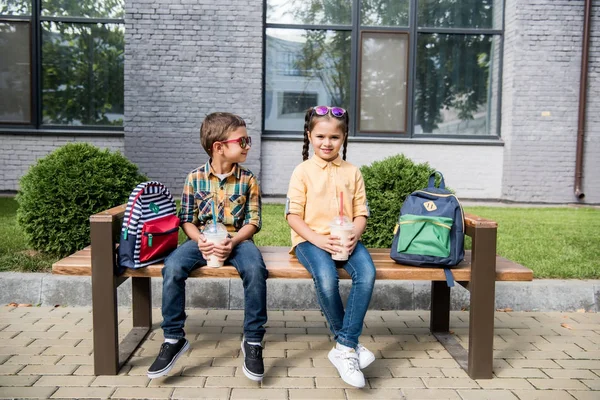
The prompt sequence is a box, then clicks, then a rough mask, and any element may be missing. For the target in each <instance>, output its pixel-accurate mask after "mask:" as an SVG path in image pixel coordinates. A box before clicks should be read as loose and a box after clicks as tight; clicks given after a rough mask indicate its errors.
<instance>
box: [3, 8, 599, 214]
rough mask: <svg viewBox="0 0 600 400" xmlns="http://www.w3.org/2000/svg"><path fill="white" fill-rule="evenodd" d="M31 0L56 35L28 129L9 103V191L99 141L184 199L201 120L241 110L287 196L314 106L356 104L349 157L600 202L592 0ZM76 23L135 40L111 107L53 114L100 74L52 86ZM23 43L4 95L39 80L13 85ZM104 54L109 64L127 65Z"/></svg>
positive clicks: (512, 192) (270, 174) (17, 17)
mask: <svg viewBox="0 0 600 400" xmlns="http://www.w3.org/2000/svg"><path fill="white" fill-rule="evenodd" d="M57 2H59V1H58V0H57ZM24 3H31V4H32V10H29V12H30V14H34V13H35V12H36V11H35V9H36V7H37V9H38V10H40V9H41V10H40V11H39V13H38V15H39V17H38V18H33V17H31V18H30V20H29V23H30V24H40V26H41V28H40V31H41V34H40V35H39V36H40V37H41V39H37V41H36V40H33V39H32V43H33V45H32V48H34V49H35V48H36V46H37V47H39V48H40V52H41V57H40V58H39V59H38V58H36V53H35V52H33V53H34V55H33V56H32V57H31V58H30V62H31V66H32V68H31V71H32V73H31V74H32V77H33V78H32V79H31V82H32V83H31V87H30V91H29V93H30V95H31V96H32V98H33V101H31V110H30V111H29V113H30V115H32V118H30V121H25V122H23V121H20V123H15V119H16V120H18V119H19V118H18V117H19V112H18V111H14V110H12V109H10V110H9V105H10V104H8V105H7V102H4V103H0V104H5V106H4V108H5V111H2V109H1V108H0V141H1V143H2V146H0V163H2V165H3V168H2V172H0V174H2V175H0V178H1V179H0V191H2V190H3V191H15V190H18V180H19V178H20V176H22V174H24V173H25V172H26V170H27V168H28V167H29V166H30V165H31V164H32V163H33V162H35V160H36V159H37V158H39V157H42V156H44V155H46V154H47V153H48V152H50V151H51V150H53V149H55V148H57V147H58V146H60V145H62V144H64V143H66V142H68V141H88V142H91V143H93V144H96V145H98V146H100V147H108V148H111V149H115V150H120V151H122V152H124V154H125V155H126V156H127V157H128V158H129V159H130V160H131V161H133V162H135V163H136V164H137V165H139V167H140V169H141V170H142V172H144V173H145V174H147V175H148V176H149V177H151V178H152V179H157V180H160V181H162V182H164V183H165V184H167V185H168V186H169V187H171V188H172V189H173V190H174V191H175V192H178V191H179V190H180V189H181V187H182V184H183V181H182V180H183V178H184V177H185V175H186V173H187V172H188V171H189V170H191V169H193V168H194V167H196V166H197V165H199V164H201V163H203V162H205V161H206V160H207V156H206V155H205V154H204V151H203V150H202V148H201V146H200V140H199V127H200V123H201V121H202V119H203V118H204V116H205V115H206V114H208V113H210V112H213V111H231V112H234V113H237V114H239V115H241V116H242V117H243V118H244V119H245V120H246V122H247V124H248V132H249V134H250V135H251V136H252V139H253V148H252V151H251V152H250V155H249V157H248V160H247V162H246V165H247V166H248V167H249V168H250V169H252V170H253V171H254V172H255V173H257V174H258V175H259V177H260V180H261V186H262V191H263V194H264V195H272V196H279V195H284V194H285V193H286V191H287V182H288V179H289V177H290V175H291V172H292V170H293V168H294V167H295V166H296V165H297V164H298V163H299V162H301V161H302V157H301V152H302V127H303V120H304V116H303V110H305V109H306V107H308V106H311V105H318V104H332V105H338V106H342V107H345V108H347V109H348V111H349V112H350V116H351V132H350V138H349V147H348V157H347V159H348V161H350V162H352V163H353V164H355V165H368V164H370V163H372V162H373V161H378V160H382V159H384V158H385V157H388V156H392V155H395V154H399V153H403V154H405V155H406V156H408V157H409V158H411V159H413V160H414V161H417V162H428V163H429V164H430V165H431V166H433V167H435V168H436V169H438V170H440V171H442V172H443V173H444V176H445V177H446V181H447V183H448V184H449V185H450V186H451V187H452V188H453V189H455V190H456V192H457V195H458V196H459V197H460V198H470V199H483V200H505V201H518V202H542V203H574V202H580V203H583V204H599V203H600V176H598V174H594V172H595V171H598V170H600V112H599V111H600V110H599V108H600V99H599V97H600V96H598V94H600V83H599V80H598V75H599V72H598V71H600V68H599V67H600V58H599V57H597V55H598V54H600V53H599V52H600V42H599V40H598V39H599V37H600V27H599V26H598V23H599V22H600V6H598V5H595V6H592V7H591V19H590V21H591V23H590V28H591V29H590V31H591V35H590V41H589V43H590V46H589V65H588V68H587V71H588V83H587V88H586V89H587V96H586V99H587V105H586V114H585V131H584V141H583V152H582V156H583V163H582V176H583V178H582V191H583V192H584V194H585V197H583V198H582V199H577V198H576V197H575V195H574V181H575V164H576V147H577V132H578V115H579V113H578V111H579V82H580V71H581V62H582V43H583V27H584V15H585V2H584V1H568V0H553V1H547V0H546V1H542V0H537V1H536V0H524V1H517V0H505V1H502V0H477V1H475V0H473V1H464V2H455V1H446V2H444V1H438V0H436V1H428V0H425V1H423V0H421V1H419V2H416V1H415V0H404V1H401V0H337V1H332V2H311V1H303V2H300V1H291V2H288V1H283V0H225V1H222V2H212V1H199V0H152V1H147V0H126V1H125V3H124V5H122V12H120V13H119V12H117V13H111V12H109V11H106V10H105V11H104V12H103V13H99V14H98V15H91V16H90V15H86V16H85V18H86V19H83V18H82V17H81V16H79V17H77V18H75V17H73V18H71V19H69V18H63V17H60V15H64V13H59V12H55V13H54V14H53V13H52V12H50V11H51V10H47V11H44V9H43V3H45V2H43V3H42V2H41V1H39V0H35V1H33V2H24ZM100 3H102V2H100ZM112 3H115V2H112ZM117 3H118V2H117ZM313 3H314V4H313ZM457 3H458V4H461V6H460V7H459V6H458V5H457ZM319 4H321V5H322V4H330V5H331V4H333V5H334V7H333V8H323V7H322V8H319V7H317V6H318V5H319ZM382 10H383V11H382ZM73 13H75V14H76V12H75V11H73ZM0 14H3V17H0V27H4V31H5V32H7V31H9V29H8V28H11V29H13V31H14V26H18V24H23V23H26V21H27V18H28V14H27V12H26V11H25V12H24V11H23V10H21V11H19V12H17V11H14V10H4V11H3V12H2V13H0ZM9 14H10V16H7V15H9ZM61 18H62V19H61ZM61 24H62V25H61ZM69 24H70V25H69ZM77 24H79V25H81V26H83V27H85V28H86V29H87V27H88V25H89V26H90V27H92V26H103V27H106V29H104V30H103V29H99V30H98V32H94V31H93V29H94V28H90V29H91V33H92V35H91V36H92V37H94V40H95V42H94V43H99V42H100V43H103V44H104V47H103V48H106V47H108V48H111V49H112V48H114V49H116V50H119V49H120V48H121V47H123V49H122V52H121V54H122V55H123V57H122V60H123V62H122V65H121V70H119V69H118V68H117V69H115V70H114V71H108V72H106V74H105V75H102V74H101V73H100V72H99V73H97V74H95V75H94V76H95V77H97V76H99V77H98V79H97V83H96V86H95V92H94V93H96V92H98V93H99V94H98V96H96V97H101V98H100V100H96V101H91V100H89V99H87V103H86V101H83V102H82V103H79V104H80V105H81V106H82V107H83V105H86V107H85V109H86V110H89V109H90V108H93V109H94V111H95V113H91V112H88V113H87V114H85V115H83V114H81V113H80V114H77V115H75V116H72V115H68V114H67V113H66V112H63V111H62V110H59V111H53V110H52V109H51V107H52V105H53V104H55V103H56V102H58V103H59V104H60V103H61V102H68V100H69V99H68V95H69V93H70V88H75V89H77V88H80V87H84V86H85V85H84V83H85V82H84V79H83V78H82V79H81V80H82V82H83V83H80V84H73V83H71V82H70V81H68V80H67V78H63V80H62V81H60V79H59V82H58V83H56V84H55V85H54V86H52V85H51V84H52V82H54V81H53V79H54V76H55V75H53V74H56V72H54V69H53V68H52V67H55V65H53V64H52V61H53V60H54V59H53V58H52V57H51V55H52V54H54V53H51V51H52V50H51V49H52V46H51V45H54V46H60V45H62V44H64V43H72V41H70V42H69V40H67V39H71V37H70V36H68V35H70V34H72V33H71V32H72V30H71V31H70V30H68V29H66V28H64V27H63V25H66V26H69V27H71V28H72V26H74V25H77ZM86 24H88V25H86ZM82 29H83V28H82ZM115 32H117V33H119V32H121V35H122V38H123V39H122V42H123V43H124V44H120V43H121V42H119V41H115V40H114V38H113V36H111V35H114V34H115ZM84 33H85V32H79V33H78V35H79V36H78V37H84V36H85V35H84ZM0 35H2V33H0ZM14 35H16V34H15V33H13V36H14ZM61 35H62V36H61ZM4 36H6V37H8V38H11V37H12V36H10V35H8V34H6V33H5V34H4ZM21 36H22V35H21ZM9 43H10V42H9ZM86 43H88V42H86ZM44 45H45V46H46V47H44ZM71 46H72V45H71ZM82 46H83V45H82ZM48 49H50V50H48ZM45 51H46V52H48V53H49V54H48V56H46V55H45V53H44V52H45ZM13 53H14V54H13V58H12V60H13V61H14V62H12V64H11V65H8V64H10V61H9V62H6V61H5V62H0V74H2V75H0V90H2V92H3V93H12V95H13V97H18V96H17V95H16V94H18V95H22V94H23V93H25V95H26V93H27V91H26V90H25V91H23V89H22V88H21V89H20V90H21V91H17V89H15V85H14V84H13V85H10V84H8V83H6V82H9V81H10V80H11V75H10V74H13V75H14V72H11V71H13V70H11V69H10V68H9V67H11V66H12V67H14V65H22V64H23V63H25V64H26V63H27V57H26V54H25V55H23V54H17V53H18V52H13ZM88 53H90V52H88ZM117 53H118V51H117ZM3 54H7V53H3ZM86 54H87V53H86ZM77 56H78V55H77V54H70V57H71V58H73V57H77ZM107 57H109V55H106V54H104V53H103V52H98V54H97V56H96V59H100V60H101V61H104V62H105V64H107V65H117V66H118V65H120V64H119V61H115V60H118V58H115V59H110V58H107ZM40 60H41V61H40ZM86 60H88V64H89V63H91V62H90V61H89V59H86ZM2 64H4V65H2ZM94 65H95V64H94ZM59 66H60V63H59ZM36 68H38V69H37V70H36ZM36 71H37V73H36ZM118 71H122V82H123V84H122V88H121V89H120V90H122V94H123V95H122V97H123V101H122V106H121V107H120V106H119V104H118V100H116V99H112V98H110V97H109V95H108V94H107V93H113V92H116V91H118V90H119V89H118V82H117V83H112V81H111V79H113V80H114V77H115V76H117V77H118V76H119V72H118ZM36 74H37V75H36ZM73 74H75V73H73ZM21 75H23V73H22V74H21ZM23 76H26V75H23ZM36 76H37V77H39V78H36ZM102 82H108V84H111V85H112V86H106V87H105V86H101V85H100V84H101V83H102ZM108 84H106V85H108ZM99 88H100V89H99ZM115 88H116V89H115ZM73 90H74V89H73ZM36 93H41V95H40V94H36ZM57 93H58V94H60V96H59V95H57ZM88 93H90V92H89V91H88ZM100 95H102V96H100ZM88 97H91V96H88ZM96 97H94V99H95V98H96ZM11 104H12V103H11ZM97 104H101V105H104V108H103V109H102V110H101V112H99V111H98V108H99V107H100V106H97ZM94 105H95V106H94ZM94 107H95V108H94ZM22 108H23V107H21V109H22ZM58 108H60V106H59V107H58ZM65 108H66V107H65ZM21 114H23V115H24V114H26V112H24V111H22V112H21ZM90 115H91V117H90ZM15 116H16V117H15ZM24 119H25V120H26V119H27V118H24ZM28 122H29V123H28Z"/></svg>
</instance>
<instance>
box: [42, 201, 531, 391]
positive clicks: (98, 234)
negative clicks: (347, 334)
mask: <svg viewBox="0 0 600 400" xmlns="http://www.w3.org/2000/svg"><path fill="white" fill-rule="evenodd" d="M124 212H125V205H124V204H123V205H120V206H117V207H114V208H111V209H109V210H106V211H103V212H101V213H98V214H95V215H92V216H91V217H90V228H91V243H92V244H91V246H90V247H87V248H86V249H84V250H81V251H78V252H76V253H75V254H72V255H70V256H68V257H66V258H63V259H62V260H59V261H58V262H56V263H55V264H53V266H52V272H53V273H54V274H60V275H78V276H90V275H91V277H92V307H93V328H94V329H93V341H94V374H95V375H116V374H117V373H118V371H119V369H120V367H121V366H122V365H123V364H124V363H125V362H126V361H127V359H128V358H129V357H130V356H131V354H132V353H133V351H134V350H135V349H136V348H137V347H138V345H139V344H140V343H141V341H142V340H143V339H144V338H145V337H146V335H147V334H148V332H149V331H150V329H151V326H152V316H151V315H152V314H151V292H150V279H151V278H152V277H161V268H162V264H154V265H151V266H148V267H146V268H141V269H136V270H131V269H128V270H126V271H125V272H124V273H123V274H122V275H119V276H117V275H115V271H116V268H115V267H116V252H115V249H116V243H118V236H119V233H120V229H121V222H122V219H123V214H124ZM465 225H466V234H467V235H468V236H470V237H471V238H472V251H467V252H466V255H465V260H464V261H463V262H462V263H461V264H459V266H458V267H457V268H455V269H453V270H452V272H453V275H454V279H455V280H456V281H457V282H458V283H459V284H460V285H462V286H464V287H465V288H467V289H468V290H469V292H470V308H469V318H470V319H469V349H468V351H466V350H465V349H464V348H463V347H462V346H461V345H460V344H459V343H458V341H457V340H456V339H455V337H454V336H453V335H451V334H450V333H449V328H450V327H449V322H450V288H449V287H448V286H447V284H446V278H445V275H444V270H443V269H441V268H417V267H411V266H403V265H399V264H396V263H395V262H394V261H393V260H392V259H390V257H389V249H370V250H369V251H370V253H371V255H372V257H373V261H374V262H375V266H376V268H377V274H376V277H377V279H391V280H421V281H422V280H425V281H431V314H430V331H431V332H432V333H433V334H434V335H435V336H436V337H437V339H438V340H439V341H440V342H441V343H442V344H443V345H444V347H445V348H446V349H447V350H448V351H449V352H450V354H451V355H452V356H453V357H454V359H455V360H457V362H458V363H459V364H460V365H461V366H462V367H463V368H464V369H465V370H466V371H467V372H468V374H469V376H470V377H471V378H473V379H490V378H492V362H493V337H494V312H495V282H496V281H530V280H532V279H533V273H532V271H531V270H530V269H528V268H525V267H523V266H521V265H519V264H516V263H514V262H512V261H509V260H507V259H505V258H502V257H499V256H497V255H496V228H497V224H496V222H494V221H490V220H486V219H483V218H479V217H477V216H473V215H468V214H467V215H466V216H465ZM267 229H268V227H267ZM288 250H289V249H288V248H287V247H262V248H261V251H262V254H263V257H264V260H265V263H266V265H267V269H268V270H269V279H302V278H306V279H310V278H311V276H310V274H309V273H308V272H307V271H306V269H305V268H304V267H303V266H302V265H301V264H300V263H299V262H298V260H297V259H296V258H295V257H293V256H290V255H289V254H288ZM238 276H239V275H238V273H237V271H236V270H235V268H234V267H233V266H224V267H222V268H199V269H196V270H195V271H193V272H192V274H191V278H204V277H210V278H231V277H238ZM128 278H131V279H132V315H133V329H132V330H131V331H130V332H129V333H128V334H127V336H126V337H125V338H124V340H123V341H122V342H121V343H120V344H119V341H118V317H117V287H118V286H119V285H120V284H121V283H123V282H124V281H126V280H127V279H128ZM340 278H342V279H349V276H348V274H347V273H346V272H345V271H344V270H340Z"/></svg>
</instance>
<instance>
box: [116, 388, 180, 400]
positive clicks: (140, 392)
mask: <svg viewBox="0 0 600 400" xmlns="http://www.w3.org/2000/svg"><path fill="white" fill-rule="evenodd" d="M172 393H173V388H139V387H136V388H118V389H117V390H115V392H114V393H113V395H112V396H111V398H113V399H168V398H169V397H170V396H171V394H172Z"/></svg>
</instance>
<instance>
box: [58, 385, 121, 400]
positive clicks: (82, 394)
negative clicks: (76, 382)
mask: <svg viewBox="0 0 600 400" xmlns="http://www.w3.org/2000/svg"><path fill="white" fill-rule="evenodd" d="M114 391H115V389H114V388H108V387H98V388H89V387H88V388H81V387H77V388H76V387H60V388H58V390H57V391H56V392H54V394H53V395H52V397H51V398H52V399H69V398H71V399H108V398H110V395H111V394H113V392H114Z"/></svg>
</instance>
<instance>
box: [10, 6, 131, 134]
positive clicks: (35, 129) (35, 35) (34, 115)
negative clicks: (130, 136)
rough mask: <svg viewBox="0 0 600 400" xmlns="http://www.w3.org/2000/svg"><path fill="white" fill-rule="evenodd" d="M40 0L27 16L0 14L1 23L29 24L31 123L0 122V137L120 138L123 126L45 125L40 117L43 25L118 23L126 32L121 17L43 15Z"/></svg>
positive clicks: (123, 20) (41, 116)
mask: <svg viewBox="0 0 600 400" xmlns="http://www.w3.org/2000/svg"><path fill="white" fill-rule="evenodd" d="M42 2H43V0H31V14H30V15H10V14H0V22H8V23H11V22H16V21H21V22H28V23H29V27H30V44H29V47H30V85H31V86H30V89H31V93H30V102H31V110H30V114H31V116H30V122H29V123H27V122H22V123H18V122H2V121H0V133H2V134H21V133H28V134H29V133H35V134H50V135H55V134H57V133H58V134H60V133H61V132H64V133H67V134H73V133H81V134H84V135H90V136H95V135H107V134H108V135H117V136H123V132H124V125H121V126H114V125H61V124H44V123H43V115H42V89H43V88H42V45H43V42H42V31H43V28H42V24H43V23H44V22H55V23H73V24H81V25H94V24H120V25H122V26H123V29H125V19H124V18H86V17H65V16H60V17H57V16H49V15H47V16H44V15H42Z"/></svg>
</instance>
